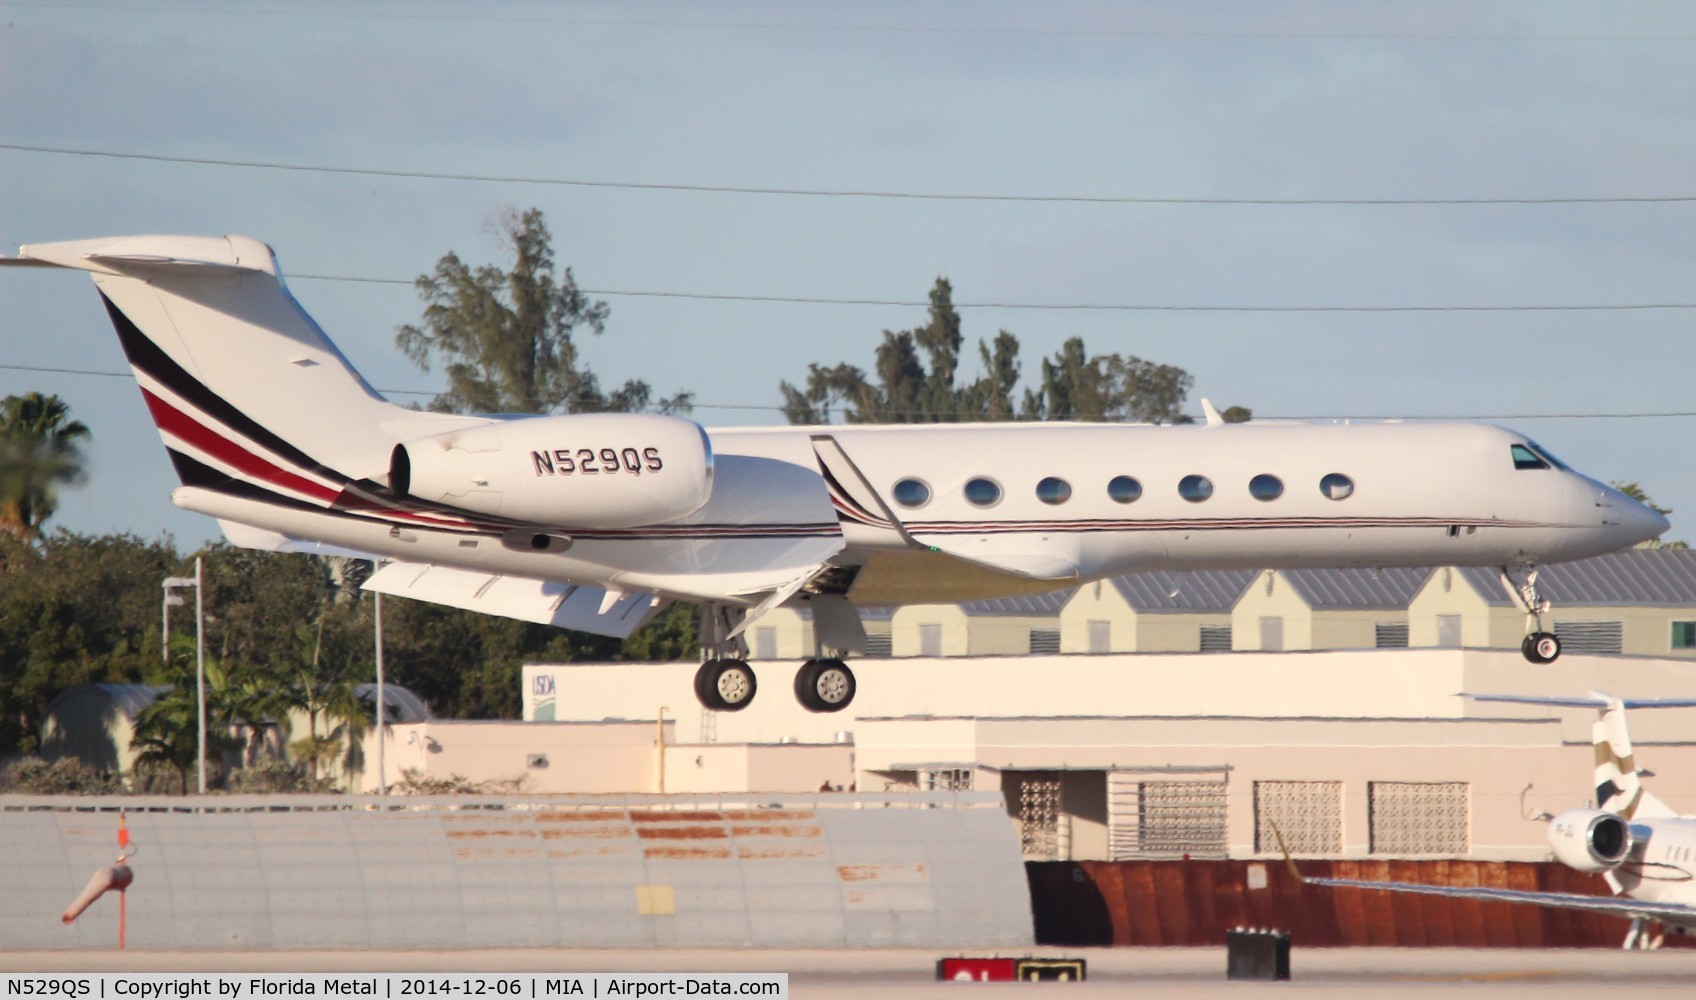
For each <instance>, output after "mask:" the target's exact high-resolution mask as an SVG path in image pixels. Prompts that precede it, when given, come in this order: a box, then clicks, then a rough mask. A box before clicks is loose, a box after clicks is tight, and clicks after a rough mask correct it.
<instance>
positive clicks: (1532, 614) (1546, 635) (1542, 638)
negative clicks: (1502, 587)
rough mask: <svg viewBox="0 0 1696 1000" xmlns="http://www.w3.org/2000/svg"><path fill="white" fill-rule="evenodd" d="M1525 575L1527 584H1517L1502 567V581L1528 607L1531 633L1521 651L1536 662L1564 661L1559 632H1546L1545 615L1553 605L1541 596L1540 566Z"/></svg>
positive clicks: (1528, 658)
mask: <svg viewBox="0 0 1696 1000" xmlns="http://www.w3.org/2000/svg"><path fill="white" fill-rule="evenodd" d="M1522 572H1523V573H1524V574H1525V582H1524V583H1516V582H1515V581H1514V578H1513V574H1512V573H1511V572H1509V570H1508V568H1507V567H1506V566H1503V567H1502V580H1503V581H1505V582H1506V583H1507V585H1508V587H1509V589H1511V590H1513V591H1514V592H1515V593H1517V594H1518V595H1519V602H1520V604H1522V605H1523V606H1524V607H1525V630H1526V633H1527V634H1526V636H1525V640H1524V641H1523V642H1521V643H1520V644H1519V651H1520V652H1521V653H1524V654H1525V658H1526V659H1527V660H1530V661H1531V662H1532V663H1553V662H1555V661H1556V660H1557V659H1559V658H1560V655H1561V640H1560V637H1559V636H1557V635H1555V633H1553V632H1545V631H1544V630H1543V614H1544V612H1546V611H1548V610H1549V602H1548V601H1546V600H1544V599H1543V598H1542V596H1541V595H1539V594H1538V593H1537V567H1536V566H1526V567H1524V568H1523V570H1522Z"/></svg>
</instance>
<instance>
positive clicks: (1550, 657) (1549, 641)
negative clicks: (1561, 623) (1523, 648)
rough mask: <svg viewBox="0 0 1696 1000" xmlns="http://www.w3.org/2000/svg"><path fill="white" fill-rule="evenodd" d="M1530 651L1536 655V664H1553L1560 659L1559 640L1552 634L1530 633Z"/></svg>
mask: <svg viewBox="0 0 1696 1000" xmlns="http://www.w3.org/2000/svg"><path fill="white" fill-rule="evenodd" d="M1531 651H1532V652H1533V653H1534V654H1536V657H1537V659H1536V662H1538V663H1553V662H1555V661H1556V660H1558V659H1560V658H1561V640H1560V637H1559V636H1557V635H1555V634H1554V633H1553V632H1533V633H1531Z"/></svg>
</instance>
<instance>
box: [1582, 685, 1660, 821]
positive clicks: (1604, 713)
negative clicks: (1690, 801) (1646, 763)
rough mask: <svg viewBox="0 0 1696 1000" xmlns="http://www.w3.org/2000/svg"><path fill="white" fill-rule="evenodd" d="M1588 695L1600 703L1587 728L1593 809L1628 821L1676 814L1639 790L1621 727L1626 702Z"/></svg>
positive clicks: (1633, 758)
mask: <svg viewBox="0 0 1696 1000" xmlns="http://www.w3.org/2000/svg"><path fill="white" fill-rule="evenodd" d="M1590 696H1591V697H1592V698H1595V699H1597V700H1598V701H1600V702H1601V703H1602V707H1600V708H1599V709H1598V711H1597V714H1596V722H1595V724H1594V725H1593V726H1592V728H1591V743H1592V744H1593V745H1594V747H1595V750H1596V808H1598V809H1605V810H1607V811H1608V812H1611V813H1615V814H1617V815H1619V816H1621V817H1623V818H1625V819H1628V820H1630V819H1649V818H1651V817H1664V816H1676V815H1678V814H1677V813H1675V812H1673V811H1672V810H1671V809H1669V808H1668V807H1667V805H1666V803H1664V802H1662V801H1661V800H1660V799H1657V798H1655V796H1654V795H1653V794H1652V793H1651V792H1649V791H1648V790H1647V789H1645V788H1644V787H1643V782H1642V781H1641V780H1640V778H1639V776H1638V773H1637V758H1636V756H1635V754H1633V752H1632V749H1631V733H1630V731H1629V730H1628V729H1627V728H1626V724H1625V707H1626V702H1625V701H1623V700H1622V699H1619V698H1615V697H1614V696H1612V695H1608V694H1603V693H1602V692H1600V691H1592V692H1590Z"/></svg>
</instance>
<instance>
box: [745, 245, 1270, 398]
mask: <svg viewBox="0 0 1696 1000" xmlns="http://www.w3.org/2000/svg"><path fill="white" fill-rule="evenodd" d="M963 344H964V337H963V336H962V334H961V323H960V314H959V312H958V311H957V310H956V309H955V308H954V289H953V286H952V285H950V284H949V282H948V279H946V278H937V279H936V284H935V285H933V286H932V287H931V292H930V310H929V315H928V317H927V322H926V323H925V325H923V326H920V327H917V328H915V329H912V330H902V331H899V332H896V331H890V330H885V331H884V332H883V342H882V343H881V344H879V345H878V348H877V352H876V355H875V358H874V361H875V364H874V366H873V372H872V375H871V376H868V375H867V374H866V373H865V372H864V371H863V370H861V369H859V368H857V367H855V366H853V365H850V364H846V363H843V364H838V365H835V366H829V367H827V366H825V365H820V364H812V365H809V366H808V367H807V381H806V384H805V386H804V387H802V386H795V385H792V384H790V383H789V382H783V383H781V384H780V386H779V389H780V390H781V391H782V393H783V412H784V416H785V417H787V418H788V420H789V422H790V423H792V424H825V423H830V422H831V421H832V419H833V418H834V417H835V416H836V415H837V414H838V413H840V414H841V416H842V418H843V419H844V420H846V421H847V422H848V423H851V424H858V423H876V424H893V423H938V422H944V421H977V420H1014V419H1025V420H1117V421H1126V420H1128V421H1141V422H1145V423H1172V422H1178V421H1180V420H1181V419H1182V407H1183V403H1184V397H1185V396H1186V395H1188V393H1189V390H1190V387H1191V386H1192V385H1193V384H1194V381H1195V380H1194V379H1192V378H1191V377H1190V375H1189V373H1188V372H1186V371H1184V370H1183V369H1182V368H1177V367H1174V366H1172V365H1162V364H1156V363H1155V362H1152V361H1145V360H1143V359H1142V358H1139V357H1136V356H1135V355H1129V354H1125V355H1121V354H1103V355H1091V354H1090V353H1089V352H1088V351H1087V350H1086V349H1085V347H1084V342H1083V340H1082V339H1080V338H1077V337H1074V338H1072V339H1071V340H1068V341H1066V343H1065V345H1064V346H1063V347H1062V348H1061V349H1060V351H1058V352H1057V353H1056V354H1055V355H1054V357H1053V358H1051V359H1048V358H1045V359H1043V362H1042V383H1041V386H1040V387H1039V388H1035V389H1026V390H1025V393H1024V404H1023V406H1022V408H1020V409H1019V410H1018V411H1017V412H1016V411H1015V407H1014V402H1013V400H1014V393H1015V392H1016V391H1017V390H1018V385H1019V379H1020V373H1021V366H1020V362H1019V339H1018V338H1017V337H1015V336H1014V335H1013V334H1011V333H1009V332H1007V331H1006V330H1002V331H1000V332H999V333H997V334H996V336H995V339H994V341H993V342H992V343H987V344H986V343H985V342H983V341H981V340H980V341H978V360H979V362H980V364H981V366H982V372H981V374H979V375H978V377H977V378H976V380H974V381H972V382H969V383H961V382H960V380H959V368H960V350H961V347H962V346H963ZM1232 410H1233V412H1236V411H1240V412H1241V413H1242V415H1243V417H1244V419H1246V418H1247V415H1248V411H1247V410H1246V409H1244V408H1242V407H1233V408H1232Z"/></svg>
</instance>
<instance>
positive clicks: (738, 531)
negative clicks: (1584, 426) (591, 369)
mask: <svg viewBox="0 0 1696 1000" xmlns="http://www.w3.org/2000/svg"><path fill="white" fill-rule="evenodd" d="M0 264H6V265H15V266H41V267H62V268H74V269H77V270H82V271H87V272H89V273H90V274H92V275H93V277H94V283H95V285H96V286H97V287H98V288H99V291H100V294H101V297H102V299H103V300H104V301H105V304H106V309H107V311H108V312H109V313H110V315H111V319H112V323H113V325H114V326H115V327H116V328H117V331H118V339H119V341H120V342H121V343H122V345H123V349H124V353H125V354H126V355H128V357H129V361H130V366H131V368H132V369H133V370H134V372H135V376H136V380H137V382H138V383H139V384H140V387H141V393H142V397H143V399H144V400H145V401H146V404H147V408H148V410H149V412H150V413H151V414H152V416H153V419H154V421H155V422H156V423H157V424H158V425H159V432H160V434H161V436H162V437H163V438H164V442H165V448H166V450H167V452H168V453H169V454H170V457H171V461H172V462H173V463H174V464H175V466H176V469H177V473H178V475H179V477H180V478H181V480H182V486H181V487H179V488H178V489H177V490H175V491H174V492H173V493H172V500H173V502H175V503H176V504H177V505H178V506H179V507H183V508H185V509H187V510H192V511H197V512H199V513H202V514H207V515H210V516H212V517H215V518H217V519H218V520H219V521H220V522H221V523H222V525H223V527H224V530H225V533H226V535H227V536H228V537H229V538H230V540H231V541H232V542H234V543H235V544H237V545H242V546H248V547H254V548H266V549H276V550H295V551H301V550H305V551H331V550H336V551H343V552H349V551H351V552H357V553H361V554H365V555H368V556H369V557H372V558H375V559H378V560H381V561H383V562H384V563H386V565H384V566H383V568H382V569H381V570H380V571H378V572H377V573H376V574H375V575H374V576H373V577H372V579H371V581H370V582H369V583H368V584H367V587H369V588H370V589H372V590H376V591H379V592H382V593H385V594H395V595H400V596H405V597H411V598H416V599H418V600H424V601H433V602H437V603H441V604H447V605H451V606H455V607H461V608H468V609H472V610H476V611H483V612H488V613H490V614H499V615H506V616H509V617H513V618H519V619H524V620H527V621H534V622H543V623H548V624H553V625H557V626H560V627H563V628H569V629H578V630H581V631H585V632H592V633H596V634H600V635H609V636H615V637H623V636H627V635H629V634H630V633H631V632H632V631H634V630H635V629H636V628H637V627H639V626H640V625H641V624H642V623H643V622H645V621H647V620H648V618H649V617H650V616H651V615H652V614H654V613H655V612H656V611H657V610H658V609H659V608H660V607H661V605H662V604H663V603H664V602H666V601H671V600H682V601H692V602H698V603H700V604H702V605H704V606H705V607H704V613H703V615H702V622H703V625H702V649H703V653H704V655H705V657H706V662H705V663H704V664H703V665H702V667H701V669H700V672H699V673H698V675H697V678H696V692H697V694H698V695H699V696H700V699H701V701H702V703H703V704H704V705H706V706H707V707H708V708H713V709H717V710H731V711H733V710H736V709H740V708H743V707H745V706H747V704H748V703H749V701H750V700H751V699H752V698H753V697H754V693H755V686H756V685H755V676H754V672H753V670H752V669H751V668H750V667H749V665H748V663H747V662H746V660H745V659H743V657H744V656H745V648H746V647H745V643H744V642H743V640H742V633H743V630H744V629H746V628H747V626H748V625H749V623H750V622H752V621H753V620H755V619H756V618H758V617H759V616H760V615H762V614H764V613H766V612H767V611H769V610H771V609H772V608H775V607H778V606H781V605H804V606H805V607H807V608H809V609H810V611H811V614H812V620H813V627H814V634H815V642H816V644H817V648H816V650H815V654H816V655H815V656H814V658H813V659H810V660H808V661H807V663H806V664H805V665H804V666H803V667H802V668H801V669H800V670H799V671H798V673H797V675H796V679H795V692H796V696H797V697H798V698H799V699H800V701H801V703H802V704H803V705H805V706H806V707H807V708H809V709H811V710H813V711H820V712H829V711H838V710H840V709H842V708H844V707H846V706H847V705H848V703H849V701H850V700H851V699H852V698H853V696H854V675H853V673H852V672H851V671H850V670H849V669H848V667H847V665H846V664H844V663H843V661H842V659H841V658H840V657H842V656H843V655H846V654H848V653H852V652H860V651H863V649H864V645H865V631H864V629H863V627H862V626H861V624H860V618H859V613H858V611H857V608H858V607H860V606H868V605H893V604H908V603H953V602H959V601H968V600H979V599H986V598H995V597H1007V596H1016V595H1020V594H1030V593H1037V592H1044V591H1051V590H1057V589H1061V588H1065V587H1073V586H1076V585H1077V584H1079V583H1081V582H1085V581H1090V580H1099V579H1102V578H1105V577H1111V576H1116V575H1119V574H1122V573H1129V572H1135V571H1139V570H1157V569H1166V570H1186V569H1204V568H1209V569H1212V568H1239V569H1258V568H1274V567H1297V566H1318V567H1346V566H1356V567H1376V566H1428V565H1468V566H1496V567H1501V568H1502V572H1503V575H1504V579H1509V578H1511V579H1513V580H1514V583H1513V586H1514V587H1515V588H1516V589H1518V590H1519V591H1520V592H1521V596H1522V597H1523V599H1524V602H1525V606H1526V610H1527V614H1528V626H1527V629H1528V632H1529V633H1530V634H1528V635H1527V637H1526V640H1525V653H1526V655H1527V656H1528V657H1531V658H1532V659H1534V660H1538V661H1542V662H1547V661H1549V660H1552V659H1554V658H1555V656H1557V655H1558V654H1559V652H1560V646H1559V643H1558V641H1557V640H1556V639H1555V637H1554V635H1552V634H1551V633H1549V632H1546V631H1544V630H1543V629H1542V627H1541V614H1542V612H1543V611H1545V610H1547V605H1546V604H1545V603H1543V602H1542V601H1541V600H1540V599H1539V598H1538V596H1537V591H1536V569H1535V567H1536V566H1537V565H1539V564H1541V563H1549V562H1560V561H1564V560H1570V559H1582V558H1585V557H1587V556H1593V555H1598V554H1601V553H1604V552H1611V551H1614V550H1616V549H1620V548H1624V547H1626V546H1629V545H1633V544H1635V543H1637V542H1640V541H1643V540H1645V539H1649V538H1653V537H1655V536H1656V535H1659V534H1660V533H1661V532H1663V531H1665V530H1666V529H1667V522H1666V520H1665V519H1664V518H1662V517H1661V516H1660V515H1659V514H1657V513H1655V512H1654V511H1653V510H1650V509H1649V508H1647V507H1645V506H1643V505H1642V504H1639V503H1638V502H1637V501H1635V500H1632V499H1631V498H1629V497H1627V496H1624V495H1623V494H1621V493H1619V492H1618V491H1616V490H1613V489H1610V488H1608V487H1607V486H1604V485H1602V484H1601V483H1598V482H1596V481H1595V480H1592V479H1589V478H1587V477H1585V476H1583V475H1581V474H1579V473H1577V472H1575V471H1573V470H1572V469H1569V468H1568V467H1567V466H1565V465H1563V464H1562V463H1561V462H1560V461H1559V460H1558V459H1556V458H1555V457H1554V456H1553V455H1552V454H1550V453H1549V452H1548V451H1547V450H1545V449H1543V448H1542V447H1540V446H1538V445H1537V444H1535V443H1534V442H1532V441H1530V440H1528V439H1527V438H1526V437H1525V436H1524V435H1521V434H1516V433H1515V432H1513V431H1511V430H1507V429H1504V428H1501V427H1494V426H1489V425H1482V424H1461V423H1417V424H1414V423H1372V424H1334V423H1331V424H1327V423H1294V422H1292V423H1272V422H1266V423H1251V424H1241V425H1224V424H1223V423H1222V422H1221V421H1220V420H1219V419H1218V414H1217V413H1216V412H1214V411H1213V410H1212V407H1211V406H1208V407H1206V409H1207V410H1208V420H1207V424H1206V425H1203V426H1193V427H1151V426H1129V425H1119V424H1059V423H1052V424H1051V423H1025V424H971V425H964V426H962V425H946V426H944V425H921V426H914V425H904V426H886V427H868V426H854V427H842V426H825V427H783V428H738V429H713V430H711V431H709V430H706V429H703V428H702V427H701V426H699V425H698V424H695V423H693V422H692V421H689V420H684V419H680V418H677V417H670V416H660V415H654V414H600V413H588V414H563V415H552V416H525V417H511V416H456V415H449V414H440V413H422V412H418V411H416V410H410V409H407V408H405V407H402V406H396V405H394V404H392V403H390V402H388V401H386V400H385V399H383V398H382V397H381V396H380V395H378V394H377V392H376V391H374V390H373V389H372V388H371V387H370V386H369V385H368V384H366V382H365V381H364V379H363V378H361V377H360V376H359V374H358V373H357V372H355V371H354V370H353V368H352V366H351V365H350V364H349V363H348V361H347V359H346V358H344V357H343V356H342V355H341V353H340V352H339V351H338V350H337V349H336V347H335V345H333V344H332V343H331V342H330V340H329V338H327V337H326V336H325V335H324V333H323V331H322V330H320V329H319V328H318V325H317V324H316V323H314V322H313V320H312V319H311V317H309V316H308V315H307V314H306V312H305V311H304V310H303V309H301V307H300V306H299V304H297V303H296V302H295V300H294V298H293V296H292V295H290V293H289V291H288V289H287V287H286V286H285V285H284V282H283V276H282V273H281V271H280V270H279V269H278V266H277V262H276V258H275V257H274V255H273V254H272V252H271V249H270V248H269V247H267V246H266V245H265V244H263V243H260V242H257V241H255V240H251V239H246V238H243V237H235V236H230V237H218V238H214V237H182V236H136V237H116V238H110V239H95V240H82V241H77V242H67V243H49V244H39V245H30V246H25V247H23V248H22V250H21V252H20V254H19V256H17V257H11V258H0ZM1510 574H1517V576H1511V577H1510Z"/></svg>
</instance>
